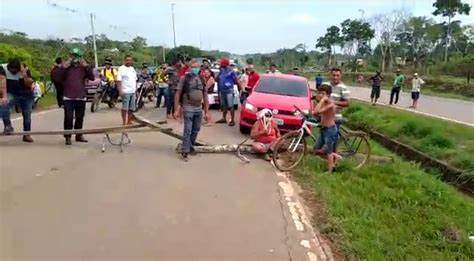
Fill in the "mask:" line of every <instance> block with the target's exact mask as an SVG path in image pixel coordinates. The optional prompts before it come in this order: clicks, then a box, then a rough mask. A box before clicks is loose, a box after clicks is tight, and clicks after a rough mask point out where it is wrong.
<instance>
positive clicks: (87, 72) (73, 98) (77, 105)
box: [61, 48, 94, 145]
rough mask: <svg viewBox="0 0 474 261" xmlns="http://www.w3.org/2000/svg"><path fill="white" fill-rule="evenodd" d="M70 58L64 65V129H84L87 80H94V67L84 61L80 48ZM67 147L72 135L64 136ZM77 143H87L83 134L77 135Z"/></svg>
mask: <svg viewBox="0 0 474 261" xmlns="http://www.w3.org/2000/svg"><path fill="white" fill-rule="evenodd" d="M70 54H71V56H70V58H69V59H68V60H67V61H66V62H65V63H64V66H63V69H62V70H61V78H62V80H63V83H64V85H63V86H64V129H65V130H72V129H73V127H74V129H75V130H80V129H82V125H83V123H84V114H85V110H86V100H87V98H86V87H85V80H86V79H89V80H91V81H93V80H94V73H93V72H92V67H91V66H89V65H87V63H86V61H85V60H84V59H82V53H81V50H80V49H79V48H73V49H72V50H71V53H70ZM64 138H65V139H66V141H65V143H66V145H71V144H72V142H71V135H70V134H69V135H64ZM76 142H87V140H86V139H85V138H84V136H83V135H82V134H76Z"/></svg>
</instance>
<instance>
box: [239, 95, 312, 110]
mask: <svg viewBox="0 0 474 261" xmlns="http://www.w3.org/2000/svg"><path fill="white" fill-rule="evenodd" d="M247 101H248V102H249V103H250V104H252V105H254V106H256V107H258V108H267V109H278V110H285V111H294V110H295V107H294V106H297V107H298V108H300V109H302V110H310V107H311V103H310V99H309V97H293V96H283V95H277V94H270V93H261V92H253V93H252V94H251V95H250V96H249V97H248V98H247Z"/></svg>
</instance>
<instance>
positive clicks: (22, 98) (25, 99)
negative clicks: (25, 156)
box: [0, 59, 33, 142]
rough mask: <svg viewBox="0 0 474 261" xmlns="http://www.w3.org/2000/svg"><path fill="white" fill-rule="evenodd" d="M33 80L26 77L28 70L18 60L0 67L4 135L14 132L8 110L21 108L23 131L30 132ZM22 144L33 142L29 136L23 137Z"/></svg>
mask: <svg viewBox="0 0 474 261" xmlns="http://www.w3.org/2000/svg"><path fill="white" fill-rule="evenodd" d="M32 88H33V80H32V79H31V78H30V77H29V76H28V68H27V67H26V65H25V64H22V63H21V62H20V60H19V59H12V60H10V61H9V62H8V64H2V65H0V114H1V116H2V119H3V125H4V131H3V133H4V134H10V133H12V132H13V131H14V129H13V126H12V122H11V119H10V108H12V107H13V106H15V105H19V106H20V107H21V113H22V115H23V131H31V111H32V107H33V89H32ZM23 141H24V142H33V139H32V138H31V136H30V135H25V136H23Z"/></svg>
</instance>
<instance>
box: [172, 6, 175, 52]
mask: <svg viewBox="0 0 474 261" xmlns="http://www.w3.org/2000/svg"><path fill="white" fill-rule="evenodd" d="M171 19H172V20H173V42H174V48H176V30H175V29H174V3H172V4H171Z"/></svg>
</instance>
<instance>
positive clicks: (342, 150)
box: [336, 133, 370, 169]
mask: <svg viewBox="0 0 474 261" xmlns="http://www.w3.org/2000/svg"><path fill="white" fill-rule="evenodd" d="M336 146H337V149H336V151H337V153H338V154H339V155H341V156H342V157H343V158H344V159H345V160H347V161H349V162H350V164H351V165H352V166H354V169H358V168H360V167H362V166H363V165H364V164H365V163H366V162H368V161H369V159H370V143H369V141H368V140H367V138H366V137H365V135H362V134H359V133H343V134H341V136H339V140H338V142H337V145H336Z"/></svg>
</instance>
